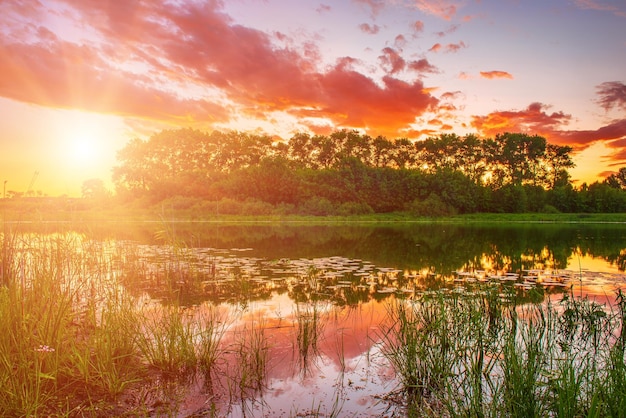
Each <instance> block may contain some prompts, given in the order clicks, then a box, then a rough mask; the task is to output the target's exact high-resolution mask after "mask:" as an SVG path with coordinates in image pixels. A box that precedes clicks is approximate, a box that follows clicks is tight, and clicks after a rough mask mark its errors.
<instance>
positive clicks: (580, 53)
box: [0, 0, 626, 196]
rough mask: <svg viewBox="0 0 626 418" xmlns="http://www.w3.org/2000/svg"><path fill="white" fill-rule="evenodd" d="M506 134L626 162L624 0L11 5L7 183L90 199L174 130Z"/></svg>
mask: <svg viewBox="0 0 626 418" xmlns="http://www.w3.org/2000/svg"><path fill="white" fill-rule="evenodd" d="M179 127H191V128H196V129H200V130H203V131H206V132H211V131H213V130H222V131H225V130H238V131H244V132H249V133H259V134H268V135H272V136H276V137H277V138H283V139H288V138H289V137H291V136H292V135H293V134H294V133H297V132H308V133H311V134H329V133H331V132H333V131H336V130H339V129H357V130H359V131H361V132H362V133H364V134H368V135H371V136H378V135H384V136H386V137H387V138H390V139H394V138H409V139H412V140H420V139H425V138H427V137H429V136H438V135H440V134H442V133H454V134H457V135H466V134H470V133H473V134H477V135H479V137H481V138H493V137H494V136H495V135H496V134H498V133H503V132H524V133H529V134H533V135H534V134H538V135H542V136H544V137H545V138H546V139H547V140H548V141H549V142H550V143H554V144H559V145H570V146H572V147H573V148H574V154H573V157H574V161H575V162H576V164H577V166H576V168H574V169H572V170H570V173H571V175H572V179H573V180H574V181H575V183H576V184H580V183H582V182H587V183H592V182H594V181H597V180H602V179H603V178H604V177H605V176H606V175H608V174H610V173H612V172H616V171H617V170H619V168H620V167H622V166H626V1H624V0H541V1H539V0H332V1H331V0H322V1H317V0H316V1H308V0H223V1H220V0H202V1H200V0H169V1H161V0H144V1H138V0H125V1H116V0H109V1H107V0H24V1H19V0H2V1H1V2H0V181H3V182H4V183H3V187H4V191H17V192H26V191H28V190H29V189H30V190H31V191H40V192H41V193H43V194H46V195H50V196H56V195H69V196H80V194H81V186H82V184H83V182H84V181H85V180H88V179H92V178H98V179H101V180H103V181H104V182H105V184H107V185H110V180H111V169H112V167H113V166H114V165H116V164H117V160H116V153H117V151H118V150H120V149H121V148H123V147H124V145H125V144H126V143H127V142H128V141H129V140H131V139H132V138H149V137H150V135H152V134H154V133H156V132H159V131H161V130H163V129H176V128H179Z"/></svg>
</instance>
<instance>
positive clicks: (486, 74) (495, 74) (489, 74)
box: [480, 71, 513, 80]
mask: <svg viewBox="0 0 626 418" xmlns="http://www.w3.org/2000/svg"><path fill="white" fill-rule="evenodd" d="M480 76H481V77H482V78H488V79H490V80H492V79H494V78H508V79H511V80H512V79H513V75H511V74H510V73H508V72H506V71H481V72H480Z"/></svg>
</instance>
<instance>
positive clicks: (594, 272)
mask: <svg viewBox="0 0 626 418" xmlns="http://www.w3.org/2000/svg"><path fill="white" fill-rule="evenodd" d="M19 228H20V230H21V231H23V232H29V233H32V234H40V235H42V236H46V235H48V236H51V235H54V234H59V233H61V234H68V233H71V234H75V235H73V236H76V237H78V238H76V239H77V240H78V241H77V242H80V243H82V244H81V245H85V244H84V243H85V242H89V243H92V244H94V243H97V245H98V246H99V248H101V251H102V253H103V254H108V255H107V256H106V263H108V265H110V266H111V267H110V268H111V270H110V271H111V272H112V273H111V274H110V275H112V276H115V278H116V280H118V283H119V284H121V286H123V287H125V289H126V291H127V292H128V293H129V294H130V295H132V297H133V298H135V299H134V300H136V301H141V303H142V304H143V305H144V306H150V308H149V309H151V310H152V311H151V312H155V313H154V314H151V315H154V316H159V317H160V316H161V315H165V314H164V312H166V311H165V310H162V309H163V307H172V306H174V307H176V309H179V310H182V311H183V312H184V313H185V317H186V318H187V320H188V321H189V322H194V321H199V318H206V317H207V316H211V318H213V322H211V324H213V326H215V327H216V329H219V331H218V334H219V341H218V342H219V346H220V347H221V348H220V349H219V350H217V352H219V358H218V359H216V360H215V361H214V363H213V365H212V367H213V369H212V370H211V371H210V372H209V373H205V374H204V375H203V377H201V378H197V377H196V378H193V379H189V380H187V381H184V382H181V381H177V383H176V384H171V383H167V384H166V383H164V382H166V380H167V379H165V378H164V377H161V378H158V379H154V380H152V381H146V382H145V383H144V384H143V386H142V387H141V389H140V390H139V391H138V390H137V389H135V390H133V391H130V393H127V394H126V395H124V396H122V399H123V402H126V403H127V404H128V405H133V407H136V404H137V403H141V402H143V403H144V404H145V406H146V408H147V411H148V412H147V413H148V415H158V414H159V411H160V409H159V408H161V405H164V404H167V405H168V407H169V408H171V411H173V414H174V415H177V416H189V415H193V414H197V416H199V415H200V414H202V413H204V414H207V415H208V414H209V412H211V411H212V412H211V413H217V415H218V416H219V415H221V414H229V415H230V416H346V415H347V416H384V415H387V416H395V415H398V416H400V415H401V414H402V413H403V411H402V409H401V408H400V407H399V406H398V402H396V400H395V399H394V397H395V396H398V391H397V389H398V384H399V381H398V377H397V376H396V373H395V371H394V368H393V367H392V365H391V364H390V362H389V359H388V358H387V357H386V356H385V355H384V344H383V340H384V336H383V335H382V333H383V331H381V329H382V328H381V324H383V323H384V322H385V321H386V320H387V319H388V316H389V315H388V313H389V306H390V303H392V301H394V300H412V299H417V298H420V297H422V296H423V295H425V294H430V293H435V292H439V293H442V294H471V293H472V292H475V291H476V289H478V288H479V287H480V286H483V285H484V286H487V285H488V286H491V288H497V294H498V295H499V297H501V298H502V299H504V300H507V301H510V300H512V299H515V300H516V302H515V303H516V304H520V305H523V304H526V303H531V302H535V303H536V302H541V301H542V300H546V299H550V300H554V301H559V300H560V299H562V297H563V294H564V293H571V294H574V295H582V296H586V297H589V298H590V299H592V300H595V301H597V302H598V303H601V304H606V305H607V306H608V305H611V304H613V303H614V302H615V296H616V291H617V290H618V289H620V288H624V286H625V284H626V273H625V271H624V270H625V269H626V225H624V224H591V225H586V224H552V223H546V224H521V223H520V224H515V223H514V224H496V225H483V224H467V225H465V224H460V223H406V224H389V225H387V224H385V225H381V224H372V225H361V224H359V225H349V224H348V225H304V224H294V223H287V224H282V225H275V224H236V225H225V224H218V223H210V222H207V223H202V222H197V223H193V222H153V223H147V222H146V223H141V222H138V223H102V224H80V225H58V224H45V225H43V226H42V225H37V226H35V225H28V224H20V225H19ZM68 231H72V232H68ZM148 331H150V329H149V328H148ZM243 381H246V382H247V383H246V384H242V382H243ZM167 382H169V380H167ZM129 407H130V406H129Z"/></svg>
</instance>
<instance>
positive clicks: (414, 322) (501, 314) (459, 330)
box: [381, 288, 626, 417]
mask: <svg viewBox="0 0 626 418" xmlns="http://www.w3.org/2000/svg"><path fill="white" fill-rule="evenodd" d="M502 296H503V295H501V294H500V291H497V292H494V291H493V289H490V288H481V289H478V290H477V291H474V292H466V293H457V292H443V291H442V292H438V293H436V294H435V295H434V296H422V297H420V298H417V299H416V300H413V301H407V300H395V301H393V302H391V303H390V304H389V305H388V312H387V321H386V322H385V323H384V324H383V326H382V327H381V337H382V338H381V339H382V341H383V349H382V352H383V355H384V356H385V357H386V359H387V360H388V361H389V363H390V364H391V365H392V366H393V368H394V370H395V372H396V375H397V377H398V381H399V388H398V393H399V394H400V395H402V396H401V397H400V398H401V399H403V408H404V410H405V412H406V414H407V415H409V416H441V415H443V416H451V417H461V416H463V417H466V416H472V417H474V416H475V417H488V416H491V417H499V416H511V417H543V416H559V417H578V416H623V411H624V410H625V409H624V407H625V406H626V405H625V402H626V401H624V399H626V396H625V395H626V363H625V361H624V344H623V341H624V338H623V333H622V330H623V324H624V320H625V316H624V308H625V306H624V305H625V304H624V301H623V297H622V296H621V293H618V298H617V303H616V305H615V306H614V307H612V308H610V307H607V306H602V305H599V304H597V303H595V302H594V301H593V300H590V299H587V298H576V297H574V295H573V294H572V293H571V292H570V293H567V294H565V295H564V297H563V299H562V300H561V301H560V302H559V303H556V304H555V303H551V302H549V301H548V302H543V303H539V304H529V305H520V306H517V305H515V303H511V302H509V301H510V300H511V299H510V297H504V298H502Z"/></svg>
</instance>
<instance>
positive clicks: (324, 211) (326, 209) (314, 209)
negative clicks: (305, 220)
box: [298, 197, 335, 216]
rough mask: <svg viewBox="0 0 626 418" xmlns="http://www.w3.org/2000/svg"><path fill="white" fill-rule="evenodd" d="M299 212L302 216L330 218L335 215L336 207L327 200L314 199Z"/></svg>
mask: <svg viewBox="0 0 626 418" xmlns="http://www.w3.org/2000/svg"><path fill="white" fill-rule="evenodd" d="M298 212H299V213H300V214H301V215H314V216H328V215H334V214H335V207H334V206H333V204H332V203H331V202H330V200H328V199H326V198H323V197H312V198H310V199H308V200H305V201H304V203H302V204H301V205H300V207H299V210H298Z"/></svg>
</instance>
